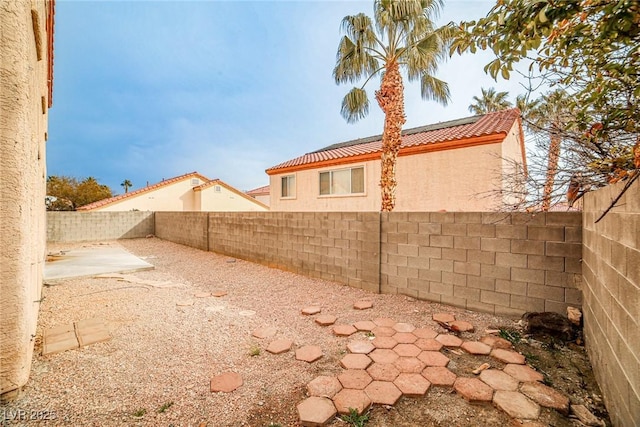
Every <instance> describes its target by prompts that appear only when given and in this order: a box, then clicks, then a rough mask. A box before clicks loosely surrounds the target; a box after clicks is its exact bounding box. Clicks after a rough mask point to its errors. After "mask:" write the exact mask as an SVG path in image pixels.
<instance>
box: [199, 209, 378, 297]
mask: <svg viewBox="0 0 640 427" xmlns="http://www.w3.org/2000/svg"><path fill="white" fill-rule="evenodd" d="M209 250H211V251H214V252H218V253H222V254H226V255H229V256H234V257H238V258H242V259H246V260H250V261H255V262H258V263H261V264H266V265H269V266H272V267H277V268H281V269H285V270H290V271H293V272H296V273H300V274H304V275H307V276H311V277H319V278H323V279H327V280H335V281H337V282H341V283H345V284H348V285H350V286H353V287H357V288H362V289H366V290H369V291H372V292H379V274H380V272H379V269H380V267H379V265H380V215H379V214H378V213H376V212H303V213H290V212H244V213H209Z"/></svg>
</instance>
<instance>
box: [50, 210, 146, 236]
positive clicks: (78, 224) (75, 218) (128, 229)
mask: <svg viewBox="0 0 640 427" xmlns="http://www.w3.org/2000/svg"><path fill="white" fill-rule="evenodd" d="M153 215H154V214H153V212H139V211H127V212H47V241H48V242H52V243H56V242H91V241H98V240H116V239H134V238H137V237H145V236H147V235H149V234H154V221H153Z"/></svg>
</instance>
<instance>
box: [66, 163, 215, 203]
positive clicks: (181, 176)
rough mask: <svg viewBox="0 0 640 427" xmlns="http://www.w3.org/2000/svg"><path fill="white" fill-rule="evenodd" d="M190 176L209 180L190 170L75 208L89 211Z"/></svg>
mask: <svg viewBox="0 0 640 427" xmlns="http://www.w3.org/2000/svg"><path fill="white" fill-rule="evenodd" d="M191 178H199V179H200V180H202V181H210V180H209V178H207V177H206V176H204V175H201V174H199V173H198V172H190V173H187V174H184V175H180V176H176V177H175V178H170V179H165V180H162V181H160V182H158V183H157V184H153V185H149V186H146V187H144V188H139V189H137V190H134V191H130V192H128V193H124V194H121V195H119V196H115V197H110V198H108V199H102V200H98V201H97V202H93V203H89V204H88V205H84V206H80V207H79V208H78V209H77V210H79V211H90V210H93V209H96V208H100V207H102V206H106V205H110V204H112V203H116V202H119V201H122V200H124V199H128V198H131V197H134V196H138V195H140V194H143V193H147V192H149V191H153V190H157V189H158V188H161V187H166V186H167V185H171V184H174V183H176V182H179V181H183V180H185V179H191Z"/></svg>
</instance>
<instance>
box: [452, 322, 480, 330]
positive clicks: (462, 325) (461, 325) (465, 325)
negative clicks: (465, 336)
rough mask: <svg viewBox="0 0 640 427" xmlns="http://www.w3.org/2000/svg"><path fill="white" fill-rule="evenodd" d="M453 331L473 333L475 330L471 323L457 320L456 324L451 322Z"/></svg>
mask: <svg viewBox="0 0 640 427" xmlns="http://www.w3.org/2000/svg"><path fill="white" fill-rule="evenodd" d="M451 329H453V330H454V331H456V332H473V331H474V330H475V328H474V327H473V325H472V324H471V323H469V322H466V321H464V320H456V321H454V322H451Z"/></svg>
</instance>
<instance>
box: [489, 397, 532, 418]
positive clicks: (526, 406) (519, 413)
mask: <svg viewBox="0 0 640 427" xmlns="http://www.w3.org/2000/svg"><path fill="white" fill-rule="evenodd" d="M493 403H494V404H495V405H496V406H497V407H498V408H500V409H502V410H503V411H504V412H506V413H507V414H509V416H511V417H512V418H518V419H521V420H535V419H537V418H538V416H539V415H540V406H539V405H538V404H537V403H535V402H534V401H532V400H530V399H529V398H527V397H526V396H525V395H524V394H522V393H518V392H517V391H503V390H498V391H496V393H495V396H494V397H493Z"/></svg>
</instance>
